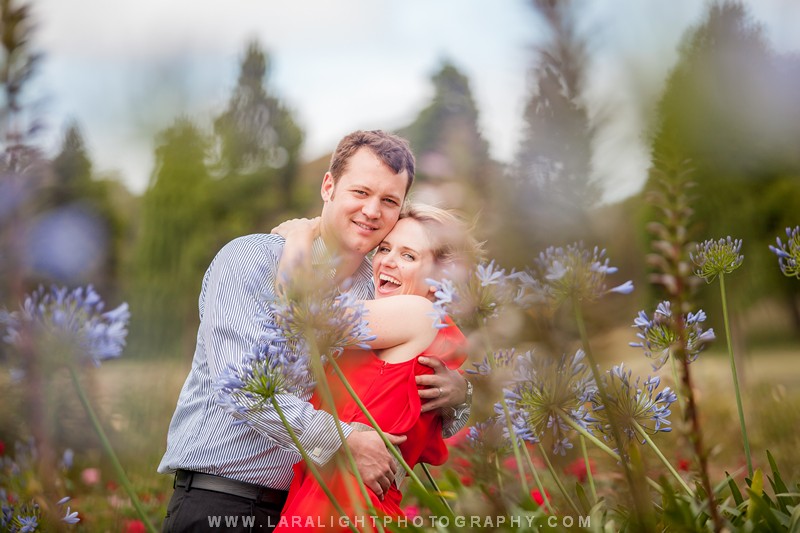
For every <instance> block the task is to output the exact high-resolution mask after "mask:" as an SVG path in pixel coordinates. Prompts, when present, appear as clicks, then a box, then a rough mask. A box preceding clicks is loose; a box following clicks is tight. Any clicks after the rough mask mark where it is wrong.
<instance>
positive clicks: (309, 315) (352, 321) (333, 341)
mask: <svg viewBox="0 0 800 533" xmlns="http://www.w3.org/2000/svg"><path fill="white" fill-rule="evenodd" d="M323 270H324V269H323ZM284 287H285V289H284V290H283V291H282V293H281V295H280V296H278V297H277V298H275V299H274V300H273V301H272V302H270V303H269V304H268V309H269V313H270V314H271V315H272V317H274V323H275V325H276V327H277V332H278V333H277V336H278V338H283V339H285V340H287V341H289V343H290V344H291V345H293V346H295V347H296V349H297V350H299V351H303V352H306V353H312V354H319V355H321V356H327V355H330V356H332V357H337V356H338V355H339V354H341V353H342V350H344V349H345V348H346V347H348V346H358V347H359V348H362V349H365V350H368V349H369V345H367V344H366V343H368V342H369V341H371V340H374V339H375V337H374V336H372V335H370V333H369V327H368V326H367V321H366V318H365V317H366V310H365V309H364V306H363V304H361V303H360V302H358V301H357V300H356V298H355V296H353V294H351V293H350V292H342V293H337V291H336V287H335V286H334V285H333V283H332V280H330V279H328V278H325V277H323V276H320V275H318V274H314V273H309V274H308V275H302V276H297V277H295V278H292V279H291V280H286V282H285V285H284ZM345 288H346V287H345ZM269 322H272V320H270V321H269Z"/></svg>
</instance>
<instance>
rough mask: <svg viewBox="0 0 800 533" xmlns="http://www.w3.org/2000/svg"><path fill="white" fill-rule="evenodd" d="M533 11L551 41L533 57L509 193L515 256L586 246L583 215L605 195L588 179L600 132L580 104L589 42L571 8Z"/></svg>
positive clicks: (547, 5) (543, 4) (545, 6)
mask: <svg viewBox="0 0 800 533" xmlns="http://www.w3.org/2000/svg"><path fill="white" fill-rule="evenodd" d="M532 4H533V7H534V9H536V10H537V11H538V13H539V14H540V15H541V17H542V19H543V20H544V22H545V23H546V26H547V28H548V30H549V38H548V39H547V40H546V41H545V42H544V44H542V45H540V46H538V47H537V49H536V52H537V54H536V62H535V65H534V66H533V68H532V69H531V74H530V80H531V82H530V84H531V93H530V97H529V100H528V103H527V105H526V107H525V115H524V118H525V127H524V131H523V135H522V140H521V142H520V145H519V148H518V149H517V153H516V157H515V159H514V162H513V164H512V166H511V168H510V169H509V171H508V173H507V174H508V178H509V180H507V184H506V187H505V189H506V190H505V191H504V194H505V195H506V203H507V205H508V207H509V208H510V209H512V210H513V212H514V214H513V216H512V217H509V218H510V219H512V220H511V222H512V224H513V228H512V230H511V231H513V232H514V233H516V234H518V235H519V237H518V239H519V242H518V243H516V244H515V245H514V246H512V249H518V250H526V252H525V253H526V254H527V255H530V253H531V250H530V249H531V248H534V249H536V248H541V247H544V246H546V245H550V244H555V243H557V242H558V241H570V240H578V239H581V238H586V237H587V236H588V235H587V234H586V232H587V231H591V229H590V224H589V223H588V218H587V216H586V211H587V210H588V209H590V208H591V207H593V206H594V205H595V204H596V203H597V201H598V200H599V198H600V193H601V190H600V186H599V184H598V183H597V181H596V180H595V179H594V178H593V177H592V174H591V172H592V166H591V156H592V140H593V137H594V135H595V128H594V126H593V125H592V123H591V122H590V120H589V114H588V109H587V105H586V103H585V101H584V98H583V92H584V85H585V76H586V70H587V44H586V41H585V40H584V39H583V38H581V37H580V35H579V34H578V32H577V29H576V22H575V20H574V11H573V7H572V4H571V3H570V2H557V1H554V0H534V2H532ZM517 262H519V261H517Z"/></svg>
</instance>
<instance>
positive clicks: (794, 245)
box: [769, 226, 800, 279]
mask: <svg viewBox="0 0 800 533" xmlns="http://www.w3.org/2000/svg"><path fill="white" fill-rule="evenodd" d="M775 243H776V244H777V246H772V245H770V247H769V249H770V250H771V251H772V252H773V253H774V254H775V255H777V256H778V265H779V266H780V268H781V272H783V274H784V275H785V276H788V277H790V278H791V277H794V278H797V279H800V226H795V228H794V229H792V228H786V244H783V242H781V238H780V237H775Z"/></svg>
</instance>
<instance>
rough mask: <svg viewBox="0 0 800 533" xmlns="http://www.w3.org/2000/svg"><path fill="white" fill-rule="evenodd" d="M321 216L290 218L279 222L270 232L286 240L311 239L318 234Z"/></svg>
mask: <svg viewBox="0 0 800 533" xmlns="http://www.w3.org/2000/svg"><path fill="white" fill-rule="evenodd" d="M320 220H321V217H314V218H292V219H290V220H286V221H284V222H281V223H280V224H278V225H277V226H275V227H274V228H272V230H270V233H276V234H278V235H280V236H281V237H283V238H284V239H286V240H289V239H307V240H309V241H313V240H314V239H316V238H317V237H319V234H320Z"/></svg>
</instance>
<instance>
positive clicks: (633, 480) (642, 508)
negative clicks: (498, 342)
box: [572, 298, 652, 524]
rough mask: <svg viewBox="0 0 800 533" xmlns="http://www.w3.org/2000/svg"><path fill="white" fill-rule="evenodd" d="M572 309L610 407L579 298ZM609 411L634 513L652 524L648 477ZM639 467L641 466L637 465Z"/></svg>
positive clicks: (602, 397)
mask: <svg viewBox="0 0 800 533" xmlns="http://www.w3.org/2000/svg"><path fill="white" fill-rule="evenodd" d="M572 308H573V310H574V311H575V322H576V323H577V326H578V332H579V333H580V337H581V344H582V345H583V351H584V352H585V353H586V358H587V359H588V360H589V367H590V368H591V370H592V376H594V381H595V385H597V393H598V394H599V395H600V401H601V402H602V403H603V405H605V406H609V405H611V402H610V401H609V398H610V397H609V395H608V391H606V387H605V384H604V383H603V379H602V376H601V374H600V366H599V365H598V364H597V361H596V360H595V358H594V355H593V354H592V349H591V346H590V344H589V335H588V334H587V333H586V322H585V321H584V319H583V310H582V309H581V303H580V301H579V300H578V299H577V298H573V299H572ZM607 410H608V418H609V420H608V421H609V425H610V426H611V435H612V437H613V438H614V442H616V443H617V446H618V447H619V450H620V452H622V455H624V456H625V457H624V458H623V460H620V464H622V470H623V472H624V473H625V479H626V481H627V482H628V486H629V487H630V489H631V498H632V500H633V507H634V513H635V515H636V516H637V518H638V519H639V520H640V521H641V522H642V523H643V524H647V523H650V522H652V520H651V518H652V517H651V513H650V512H649V509H648V508H647V503H646V502H645V501H644V500H643V499H642V494H641V491H640V488H641V486H642V483H641V481H642V480H644V479H647V476H645V475H644V472H643V471H641V470H640V469H638V468H637V469H634V468H632V467H631V464H630V457H629V456H628V454H627V452H625V451H624V446H623V444H624V441H623V438H622V434H621V433H620V428H619V422H618V420H617V417H616V416H614V413H613V411H612V410H611V409H608V408H607ZM584 433H587V434H588V432H585V431H584ZM595 440H596V439H595ZM597 442H599V441H597ZM637 466H641V465H639V464H638V463H637ZM651 484H652V483H651Z"/></svg>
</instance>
